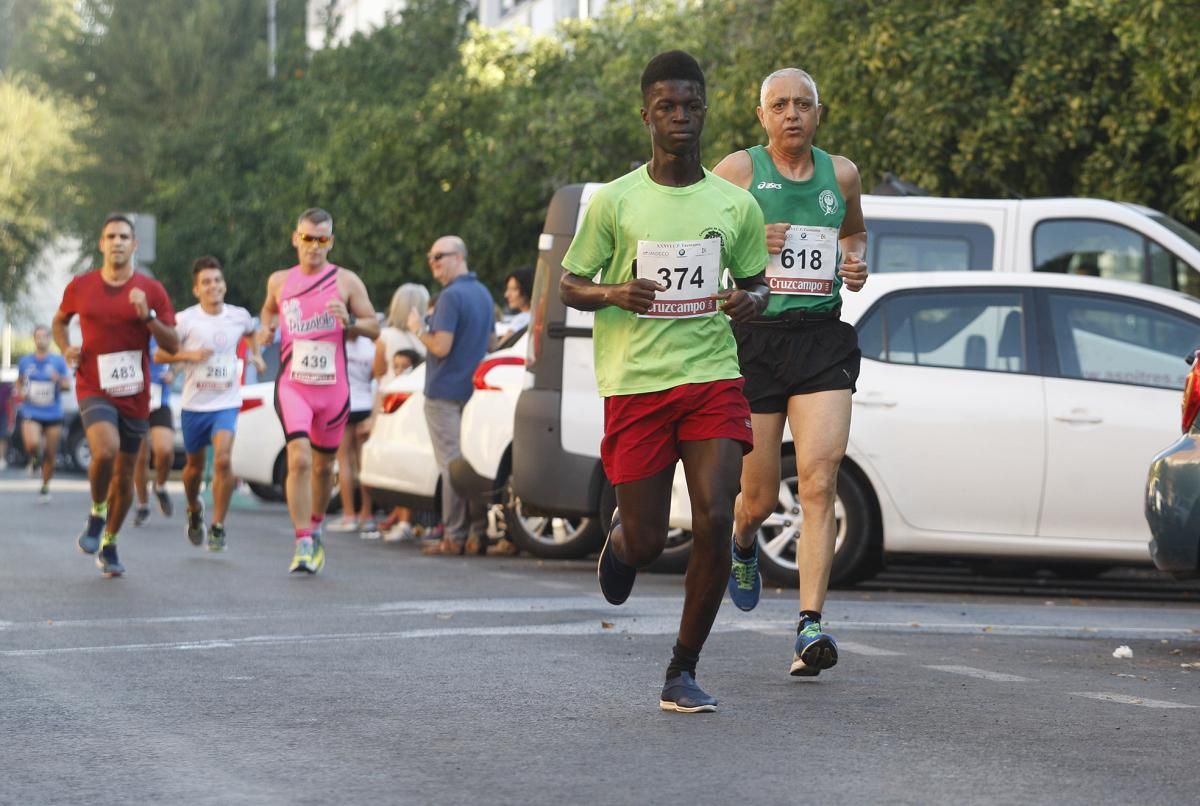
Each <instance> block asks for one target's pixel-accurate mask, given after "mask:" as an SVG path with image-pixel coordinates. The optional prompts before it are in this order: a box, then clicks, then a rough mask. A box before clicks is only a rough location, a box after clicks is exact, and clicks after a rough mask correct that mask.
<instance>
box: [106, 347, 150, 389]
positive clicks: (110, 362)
mask: <svg viewBox="0 0 1200 806" xmlns="http://www.w3.org/2000/svg"><path fill="white" fill-rule="evenodd" d="M96 368H97V369H98V370H99V372H100V388H101V389H102V390H103V391H104V393H105V394H107V395H110V396H112V397H129V396H130V395H136V394H137V393H138V392H140V391H142V386H143V384H144V383H145V378H144V376H143V375H142V351H141V350H125V351H123V352H119V353H105V354H103V355H101V356H98V357H97V358H96Z"/></svg>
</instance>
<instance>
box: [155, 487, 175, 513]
mask: <svg viewBox="0 0 1200 806" xmlns="http://www.w3.org/2000/svg"><path fill="white" fill-rule="evenodd" d="M154 497H155V498H157V499H158V508H159V510H161V511H162V514H163V515H165V516H166V517H168V518H169V517H171V516H172V515H173V514H175V506H174V505H173V504H172V503H171V496H169V495H167V491H166V490H164V489H163V488H162V487H159V486H158V485H155V487H154Z"/></svg>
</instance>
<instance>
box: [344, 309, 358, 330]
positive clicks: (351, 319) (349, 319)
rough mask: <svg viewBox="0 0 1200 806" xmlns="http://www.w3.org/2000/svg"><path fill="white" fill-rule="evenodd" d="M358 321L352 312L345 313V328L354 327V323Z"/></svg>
mask: <svg viewBox="0 0 1200 806" xmlns="http://www.w3.org/2000/svg"><path fill="white" fill-rule="evenodd" d="M357 321H358V317H357V316H355V315H354V313H353V311H346V327H354V323H355V322H357Z"/></svg>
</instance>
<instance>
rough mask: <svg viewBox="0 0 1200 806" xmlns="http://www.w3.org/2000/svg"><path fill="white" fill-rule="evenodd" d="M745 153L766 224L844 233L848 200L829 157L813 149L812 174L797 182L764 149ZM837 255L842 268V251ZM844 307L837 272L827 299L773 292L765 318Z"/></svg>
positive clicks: (759, 148)
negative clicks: (786, 176)
mask: <svg viewBox="0 0 1200 806" xmlns="http://www.w3.org/2000/svg"><path fill="white" fill-rule="evenodd" d="M746 153H747V154H749V155H750V162H751V164H752V165H753V167H754V174H753V178H752V179H751V181H750V188H749V190H750V194H751V195H752V196H754V198H755V199H756V200H757V201H758V206H759V207H761V208H762V211H763V219H764V220H765V221H766V223H768V224H778V223H782V222H787V223H789V224H799V225H801V226H806V227H832V228H833V229H834V230H836V231H838V232H840V231H841V229H842V219H843V218H845V217H846V200H845V199H844V198H842V190H841V188H839V187H838V183H837V175H836V173H835V172H834V169H833V159H832V158H831V157H830V156H829V154H827V153H825V152H824V151H822V150H821V149H819V148H817V147H816V146H813V150H812V157H813V175H812V176H811V177H809V178H808V179H805V180H804V181H801V182H797V181H795V180H792V179H787V178H785V177H784V176H783V174H781V173H779V169H778V168H776V167H775V162H774V161H773V160H772V159H771V155H770V154H768V153H767V149H766V148H765V147H763V146H754V147H753V148H748V149H746ZM836 254H837V258H836V260H837V264H839V265H840V263H841V260H842V253H841V249H840V248H838V249H837V252H836ZM841 304H842V279H841V278H840V277H838V276H837V275H836V273H835V275H834V280H833V287H832V289H831V292H830V293H829V294H828V295H827V296H811V295H798V294H781V293H777V292H776V293H772V294H771V297H770V301H769V302H768V304H767V309H766V310H765V311H764V312H763V316H779V315H780V314H781V313H783V312H784V311H789V310H806V311H828V310H831V309H833V308H836V307H837V306H838V305H841Z"/></svg>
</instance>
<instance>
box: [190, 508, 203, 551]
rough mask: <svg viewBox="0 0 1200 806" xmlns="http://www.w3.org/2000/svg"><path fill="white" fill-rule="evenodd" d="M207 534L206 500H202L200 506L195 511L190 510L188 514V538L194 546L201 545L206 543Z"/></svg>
mask: <svg viewBox="0 0 1200 806" xmlns="http://www.w3.org/2000/svg"><path fill="white" fill-rule="evenodd" d="M206 535H207V530H206V529H205V528H204V501H201V502H200V508H199V509H197V510H196V511H195V512H193V511H192V510H190V509H189V510H188V514H187V539H188V540H189V541H191V544H192V545H193V546H199V545H201V544H202V543H204V538H205V537H206Z"/></svg>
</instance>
